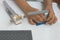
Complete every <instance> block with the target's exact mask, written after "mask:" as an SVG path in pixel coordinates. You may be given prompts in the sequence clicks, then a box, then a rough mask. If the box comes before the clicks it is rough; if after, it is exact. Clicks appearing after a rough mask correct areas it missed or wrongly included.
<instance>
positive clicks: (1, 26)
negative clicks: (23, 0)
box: [0, 0, 60, 40]
mask: <svg viewBox="0 0 60 40" xmlns="http://www.w3.org/2000/svg"><path fill="white" fill-rule="evenodd" d="M30 4H32V3H30ZM34 5H35V6H36V4H35V3H34ZM37 5H38V4H37ZM32 6H33V5H32ZM35 6H34V7H35ZM37 7H38V6H37ZM53 9H54V11H55V14H56V16H57V18H58V21H57V23H56V24H53V25H51V26H49V25H40V26H35V25H33V26H32V25H30V24H29V23H28V20H27V19H26V18H25V19H24V20H23V23H22V24H20V25H14V24H11V23H9V19H10V18H9V16H8V14H7V13H6V11H5V10H4V6H3V3H2V0H0V30H32V35H33V40H60V21H59V20H60V10H59V9H58V8H57V6H56V4H55V3H54V4H53Z"/></svg>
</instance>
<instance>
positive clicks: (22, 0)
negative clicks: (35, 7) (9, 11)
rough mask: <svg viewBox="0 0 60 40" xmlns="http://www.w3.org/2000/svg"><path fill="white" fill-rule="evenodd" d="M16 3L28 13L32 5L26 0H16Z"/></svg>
mask: <svg viewBox="0 0 60 40" xmlns="http://www.w3.org/2000/svg"><path fill="white" fill-rule="evenodd" d="M15 2H16V4H17V5H18V6H19V7H20V8H21V9H22V10H23V11H24V12H25V14H27V13H28V12H29V11H30V9H31V7H30V6H29V4H28V3H27V2H26V1H25V0H15Z"/></svg>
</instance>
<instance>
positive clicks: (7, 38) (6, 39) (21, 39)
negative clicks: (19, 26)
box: [0, 31, 32, 40]
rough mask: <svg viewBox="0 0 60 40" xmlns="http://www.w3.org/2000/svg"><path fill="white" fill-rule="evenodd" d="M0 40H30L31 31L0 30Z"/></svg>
mask: <svg viewBox="0 0 60 40" xmlns="http://www.w3.org/2000/svg"><path fill="white" fill-rule="evenodd" d="M0 40H32V34H31V31H0Z"/></svg>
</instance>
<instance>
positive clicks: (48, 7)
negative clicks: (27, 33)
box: [15, 0, 57, 25]
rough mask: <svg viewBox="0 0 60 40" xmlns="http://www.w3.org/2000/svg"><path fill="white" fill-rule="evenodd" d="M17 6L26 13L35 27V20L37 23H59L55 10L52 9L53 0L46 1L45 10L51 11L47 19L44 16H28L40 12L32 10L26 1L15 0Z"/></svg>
mask: <svg viewBox="0 0 60 40" xmlns="http://www.w3.org/2000/svg"><path fill="white" fill-rule="evenodd" d="M15 2H16V4H17V5H18V6H19V7H20V8H21V9H22V10H23V11H24V13H25V14H26V16H27V18H28V21H29V23H30V24H32V25H34V24H35V23H34V22H33V20H35V21H36V22H38V23H39V22H42V21H47V22H46V24H54V23H56V21H57V18H56V16H55V14H54V11H53V8H52V0H44V4H45V8H44V9H46V10H48V11H49V15H48V18H46V17H45V16H44V15H43V14H37V15H31V16H28V13H29V12H32V11H38V9H36V8H32V7H31V6H30V5H29V4H28V3H27V2H26V0H15Z"/></svg>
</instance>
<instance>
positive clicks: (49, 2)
mask: <svg viewBox="0 0 60 40" xmlns="http://www.w3.org/2000/svg"><path fill="white" fill-rule="evenodd" d="M52 1H53V0H44V4H45V5H46V6H48V5H49V6H52Z"/></svg>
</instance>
